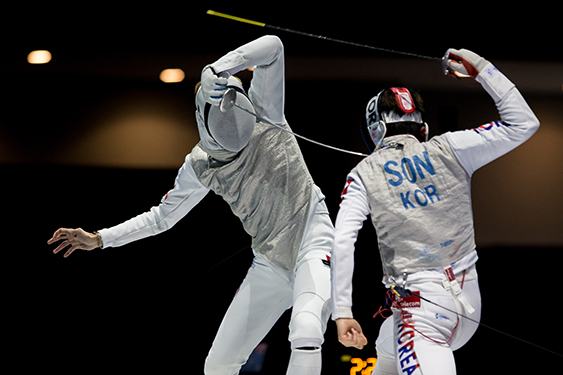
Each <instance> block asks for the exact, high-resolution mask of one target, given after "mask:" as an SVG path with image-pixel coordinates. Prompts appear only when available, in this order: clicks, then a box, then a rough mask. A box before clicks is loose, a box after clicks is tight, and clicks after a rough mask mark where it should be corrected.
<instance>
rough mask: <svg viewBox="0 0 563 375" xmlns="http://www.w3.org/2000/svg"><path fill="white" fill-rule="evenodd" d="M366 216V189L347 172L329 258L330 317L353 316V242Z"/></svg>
mask: <svg viewBox="0 0 563 375" xmlns="http://www.w3.org/2000/svg"><path fill="white" fill-rule="evenodd" d="M368 215H369V201H368V197H367V192H366V189H365V187H364V185H363V183H362V181H361V180H360V178H358V177H357V176H356V175H354V174H353V173H350V174H349V175H348V178H347V181H346V186H345V187H344V190H343V191H342V202H341V203H340V210H339V211H338V215H337V217H336V225H335V231H334V242H333V246H332V254H331V257H330V267H331V279H332V282H331V285H332V319H333V320H336V319H339V318H352V317H353V315H352V276H353V273H354V244H355V243H356V239H357V238H358V231H359V230H360V229H361V228H362V226H363V223H364V221H365V220H366V217H367V216H368Z"/></svg>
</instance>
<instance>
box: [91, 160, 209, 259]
mask: <svg viewBox="0 0 563 375" xmlns="http://www.w3.org/2000/svg"><path fill="white" fill-rule="evenodd" d="M189 158H190V155H188V156H186V160H185V162H184V165H182V167H181V168H180V170H179V171H178V175H177V176H176V181H175V184H174V188H172V190H170V191H169V192H168V193H167V194H166V195H165V196H164V197H163V198H162V201H161V203H160V204H159V205H158V206H155V207H153V208H151V209H150V211H148V212H145V213H143V214H141V215H139V216H136V217H134V218H132V219H130V220H127V221H125V222H124V223H122V224H119V225H116V226H114V227H111V228H109V229H102V230H100V231H99V233H100V236H102V242H103V244H104V249H105V248H106V247H110V246H113V247H117V246H123V245H125V244H128V243H130V242H133V241H136V240H140V239H142V238H145V237H149V236H154V235H156V234H159V233H161V232H164V231H165V230H168V229H170V228H171V227H172V226H174V224H176V223H177V222H178V221H179V220H180V219H181V218H183V217H184V216H185V215H186V214H187V213H188V212H189V211H190V210H191V209H192V208H193V207H195V206H196V205H197V204H198V203H199V202H200V201H201V200H202V199H203V197H205V195H206V194H207V193H208V192H209V190H208V189H207V188H205V187H204V186H203V185H202V184H201V183H200V182H199V180H198V179H197V177H196V175H195V172H194V170H193V168H192V165H191V163H190V160H189Z"/></svg>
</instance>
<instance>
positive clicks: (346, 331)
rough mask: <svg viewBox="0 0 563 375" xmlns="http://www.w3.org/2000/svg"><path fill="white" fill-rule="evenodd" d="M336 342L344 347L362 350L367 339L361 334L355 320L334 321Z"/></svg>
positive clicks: (360, 328) (358, 324) (360, 329)
mask: <svg viewBox="0 0 563 375" xmlns="http://www.w3.org/2000/svg"><path fill="white" fill-rule="evenodd" d="M336 327H337V330H338V341H340V343H341V344H342V345H344V346H346V347H352V348H356V349H363V348H364V346H365V345H366V344H367V343H368V339H367V338H366V337H365V336H364V334H363V332H362V327H361V326H360V323H358V322H357V321H356V320H355V319H336Z"/></svg>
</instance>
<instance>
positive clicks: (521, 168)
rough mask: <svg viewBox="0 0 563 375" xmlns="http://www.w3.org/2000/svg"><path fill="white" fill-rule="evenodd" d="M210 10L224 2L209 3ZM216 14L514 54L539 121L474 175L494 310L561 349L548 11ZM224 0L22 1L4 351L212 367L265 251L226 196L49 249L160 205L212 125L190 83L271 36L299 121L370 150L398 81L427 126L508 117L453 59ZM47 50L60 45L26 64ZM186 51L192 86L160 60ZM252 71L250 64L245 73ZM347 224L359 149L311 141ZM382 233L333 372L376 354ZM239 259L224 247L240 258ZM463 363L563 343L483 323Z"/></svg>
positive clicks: (364, 264)
mask: <svg viewBox="0 0 563 375" xmlns="http://www.w3.org/2000/svg"><path fill="white" fill-rule="evenodd" d="M209 8H211V9H214V6H209ZM261 8H265V7H264V6H255V7H253V8H251V7H240V6H239V7H222V8H221V9H219V8H217V9H214V10H217V11H222V12H225V13H230V14H234V15H237V16H241V17H246V18H250V19H254V20H257V21H262V22H266V23H269V24H273V25H278V26H283V27H287V28H293V29H297V30H300V31H305V32H312V33H317V34H321V35H326V36H330V37H333V38H338V39H344V40H350V41H354V42H359V43H365V44H370V45H373V46H378V47H383V48H390V49H395V50H401V51H407V52H413V53H419V54H423V55H427V56H432V57H441V56H442V55H443V54H444V52H445V51H446V50H447V48H449V47H455V48H468V49H471V50H473V51H475V52H477V53H478V54H480V55H482V56H484V57H485V58H487V59H488V60H490V61H492V62H494V63H495V65H496V66H497V67H498V68H499V69H500V70H501V71H503V72H504V73H505V74H506V75H507V76H508V77H509V78H510V79H511V80H512V81H513V82H515V84H516V85H517V86H518V88H519V89H520V90H521V92H522V93H523V95H524V96H525V98H526V99H527V101H528V102H529V104H530V106H531V107H532V109H533V110H534V112H535V113H536V115H537V116H538V118H539V119H540V121H541V128H540V130H539V131H538V132H537V134H536V135H534V137H533V138H532V139H531V140H530V141H529V142H527V143H526V144H524V145H523V146H521V147H519V148H518V149H517V150H515V151H513V152H512V153H510V154H508V155H506V156H504V157H502V158H500V159H499V160H498V161H495V162H494V163H492V164H490V165H488V166H486V167H484V168H483V169H482V170H479V171H478V172H476V173H475V175H474V178H473V200H474V217H475V228H476V236H477V238H476V239H477V245H478V250H479V256H480V261H479V262H478V270H479V278H480V285H481V291H482V299H483V312H482V313H483V317H482V322H483V323H485V324H487V325H489V326H492V327H494V328H496V329H499V330H502V331H505V332H507V333H510V334H511V335H514V336H517V337H519V338H522V339H524V340H529V341H531V342H534V343H536V344H538V345H540V346H544V347H546V348H549V349H551V350H554V351H556V352H559V353H561V351H562V350H561V345H560V343H559V340H558V338H559V336H560V335H561V333H562V330H561V328H560V326H559V325H558V324H557V323H556V322H557V319H558V314H557V307H556V303H557V302H556V301H557V300H558V299H559V293H558V292H557V289H556V285H557V284H556V281H557V279H558V278H557V276H558V273H559V268H560V264H561V261H562V260H563V256H562V253H561V250H562V248H563V235H562V229H563V225H562V224H563V221H562V219H561V215H560V212H561V209H563V203H562V202H563V199H562V198H561V193H560V192H561V189H562V188H563V169H562V168H561V166H560V161H561V159H562V156H563V154H562V153H561V150H560V145H561V144H562V142H563V124H562V122H561V117H562V115H563V110H562V104H563V103H562V98H563V93H562V89H563V86H562V85H563V59H562V58H561V56H560V54H558V53H557V52H556V51H555V50H556V48H554V46H555V45H557V43H558V35H559V34H560V31H557V29H556V28H555V23H554V22H551V20H550V18H549V11H548V10H541V11H537V12H536V11H535V10H533V9H530V8H529V7H527V8H526V9H522V10H520V9H514V10H512V11H511V12H509V13H506V14H505V12H504V10H495V8H494V7H493V6H491V5H489V6H483V8H482V9H452V8H449V7H448V6H446V4H438V5H435V6H434V5H431V6H430V5H426V4H425V5H424V6H420V7H416V6H415V7H413V6H403V5H402V4H401V5H374V6H371V7H361V8H358V7H351V6H350V7H346V6H342V5H339V6H337V7H334V6H331V7H319V6H314V7H310V8H307V7H304V6H302V5H301V6H300V7H298V8H293V7H289V6H283V7H280V6H278V5H269V6H268V10H267V11H266V10H265V9H261ZM207 9H208V7H206V6H191V5H186V4H177V5H176V4H171V3H166V4H164V3H148V4H147V5H138V6H136V7H134V8H124V7H123V6H118V5H113V6H111V7H103V6H101V5H96V6H94V5H92V6H72V7H69V6H60V7H57V6H56V5H53V4H50V5H49V6H48V7H44V8H41V9H37V8H32V7H8V8H7V9H6V12H5V14H4V16H5V17H6V18H7V19H9V20H10V22H7V23H4V25H3V26H2V30H1V31H2V33H3V35H4V43H3V46H2V51H1V58H2V59H1V61H0V73H1V74H2V78H3V79H2V89H3V96H2V100H1V101H0V103H1V107H0V171H1V172H2V176H3V183H2V193H3V194H2V196H3V197H4V205H3V207H4V211H3V212H4V214H5V222H6V223H7V225H6V224H5V225H4V230H3V231H2V232H3V239H4V241H3V243H4V251H5V254H7V257H6V258H5V260H4V262H3V266H4V272H3V275H4V277H3V280H4V288H3V291H4V298H3V304H2V306H3V308H4V311H5V313H4V314H3V316H4V325H3V328H4V329H3V331H4V333H5V334H4V335H3V337H4V340H5V342H6V343H7V346H8V347H9V351H8V352H7V355H6V358H7V361H5V363H6V368H7V366H8V365H9V366H10V368H14V367H13V365H14V364H15V365H16V366H17V368H18V369H21V370H19V371H18V372H31V370H33V371H37V370H57V371H59V372H61V373H84V372H91V371H92V370H96V371H103V372H110V371H112V372H114V371H115V372H117V371H121V372H126V373H132V372H136V371H141V370H144V371H152V372H154V373H167V372H172V371H174V372H178V371H198V372H201V371H202V368H203V362H204V359H205V355H206V353H207V351H208V349H209V347H210V345H211V342H212V340H213V338H214V335H215V332H216V330H217V328H218V326H219V324H220V322H221V318H222V316H223V313H224V312H225V310H226V308H227V306H228V304H229V303H230V300H231V298H232V297H233V295H234V293H235V292H236V290H237V288H238V286H239V284H240V282H241V281H242V279H243V278H244V275H245V274H246V271H247V269H248V267H249V265H250V263H251V261H252V256H251V252H250V250H245V251H242V252H240V253H237V251H239V250H240V249H243V248H244V247H245V246H247V245H249V243H250V239H249V238H248V236H247V235H246V234H245V233H244V230H243V228H242V226H241V225H240V223H239V222H238V219H236V218H235V217H234V216H233V215H232V214H231V212H230V209H229V207H228V206H227V205H226V204H225V203H224V202H223V201H222V199H221V198H220V197H218V196H215V195H214V194H212V193H211V194H209V195H208V196H207V197H206V198H205V199H204V200H203V201H202V202H201V203H200V204H199V205H198V206H197V207H196V208H194V210H193V211H192V212H191V213H190V214H189V215H188V216H187V217H186V218H184V219H183V220H182V221H181V222H180V223H178V224H177V225H176V226H175V227H174V228H173V229H171V230H169V231H168V232H166V233H164V234H161V235H159V236H158V237H153V238H148V239H145V240H143V241H140V242H136V243H132V244H129V245H127V246H125V247H122V248H115V249H106V250H97V251H93V252H78V253H75V254H74V255H73V256H72V257H71V258H69V259H63V258H62V255H61V254H59V255H53V254H52V252H51V250H52V249H53V247H49V246H47V244H46V241H47V240H48V239H49V238H50V237H51V235H52V234H53V232H54V231H55V230H56V229H57V228H59V227H61V226H63V227H82V228H84V229H86V230H89V231H93V230H97V229H101V228H104V227H109V226H112V225H115V224H119V223H121V222H122V221H124V220H126V219H129V218H131V217H133V216H135V215H137V214H139V213H142V212H144V211H146V210H148V209H149V208H150V207H151V206H153V205H156V204H158V203H159V202H160V199H161V197H162V196H163V195H164V194H165V193H166V192H167V191H168V190H169V189H170V188H171V187H172V185H173V181H174V178H175V176H176V172H177V169H178V168H179V167H180V166H181V165H182V163H183V159H184V157H185V155H186V154H187V153H188V152H189V151H190V150H191V148H192V147H193V145H195V143H196V142H197V130H196V125H195V121H194V118H193V112H194V110H195V108H194V105H193V86H194V84H195V83H196V82H197V81H198V80H199V73H200V71H201V68H202V67H203V66H204V65H205V64H207V63H210V62H213V61H214V60H216V59H217V58H219V57H220V56H221V55H223V54H224V53H226V52H228V51H230V50H232V49H234V48H236V47H237V46H239V45H241V44H244V43H246V42H248V41H251V40H253V39H255V38H257V37H259V36H261V35H264V34H266V33H274V34H276V35H278V36H280V38H281V39H282V41H283V42H284V45H285V54H286V77H287V84H286V117H287V119H288V121H289V123H290V125H291V126H292V128H293V129H294V130H295V131H296V132H298V133H300V134H302V135H304V136H307V137H310V138H313V139H315V140H318V141H322V142H326V143H329V144H331V145H334V146H338V147H344V148H348V149H352V150H355V151H362V152H365V150H366V148H365V145H364V143H363V140H362V137H361V135H360V128H361V126H362V117H363V112H364V107H365V104H366V103H367V101H368V100H369V98H371V97H372V96H374V95H375V94H377V92H379V91H380V90H381V89H382V88H385V87H387V86H389V85H408V86H409V87H411V88H414V89H418V90H419V91H420V92H421V94H422V95H423V97H424V99H425V102H426V109H427V111H426V112H427V113H426V120H427V122H428V123H429V125H430V129H431V135H436V134H441V133H443V132H446V131H452V130H457V129H466V128H472V127H476V126H479V125H481V124H483V123H487V122H490V121H493V120H497V119H498V114H497V113H496V111H495V107H494V103H493V102H492V100H491V99H490V98H489V97H488V95H487V94H486V93H485V92H484V91H483V90H482V89H481V88H480V87H478V86H477V87H468V86H471V85H472V84H473V83H472V82H462V81H458V80H455V79H453V78H450V77H444V76H443V75H442V74H441V72H440V66H439V64H438V63H436V62H432V61H427V60H424V59H417V58H408V57H406V58H403V57H400V56H397V55H394V54H389V53H384V52H377V51H372V50H367V49H360V48H357V47H350V46H343V45H339V44H336V43H333V42H329V41H325V40H316V39H313V38H307V37H303V36H297V35H293V34H288V33H284V32H274V31H272V30H266V29H263V28H259V27H256V26H251V25H246V24H241V23H237V22H233V21H229V20H224V19H220V18H217V17H211V16H207V15H206V14H205V11H206V10H207ZM34 49H48V50H50V51H51V52H52V54H53V60H52V61H51V62H50V63H49V64H46V65H30V64H28V63H27V62H26V56H27V54H28V53H29V52H31V51H32V50H34ZM170 67H177V68H182V69H183V70H184V71H185V73H186V79H185V80H184V81H183V82H182V83H178V84H164V83H162V82H160V81H159V79H158V74H159V73H160V71H161V70H162V69H165V68H170ZM241 78H242V79H243V81H244V82H245V83H248V82H249V80H250V79H251V73H249V72H243V73H242V74H241ZM299 142H300V145H301V146H302V151H303V154H304V156H305V160H306V161H307V164H308V167H309V169H310V171H311V174H312V175H313V178H314V180H315V182H316V183H317V185H319V186H320V187H321V189H322V190H323V192H324V194H325V195H326V196H327V204H328V207H329V210H330V211H331V216H332V218H333V219H334V218H335V216H336V213H337V210H338V204H339V200H340V197H339V196H340V192H341V190H342V187H343V183H344V181H345V177H346V174H347V173H348V171H349V170H350V169H351V168H353V167H354V166H355V165H356V164H357V163H358V162H359V160H360V158H359V157H355V156H349V155H345V154H340V153H337V152H334V151H331V150H327V149H323V148H320V147H318V146H316V145H311V144H308V143H305V142H302V141H299ZM376 243H377V242H376V237H375V233H374V230H373V227H372V226H371V224H369V223H366V225H365V227H364V228H363V229H362V231H361V233H360V237H359V240H358V243H357V247H356V254H357V263H356V264H357V265H356V270H355V275H354V313H355V316H356V318H357V319H358V320H359V321H360V322H361V323H362V325H363V327H364V330H365V331H366V335H367V336H368V339H369V340H370V343H369V345H368V346H367V347H366V348H365V349H364V350H363V351H361V352H360V351H357V350H353V349H345V348H344V347H342V346H341V345H340V344H338V342H337V341H336V334H335V327H334V324H333V323H332V322H329V328H328V330H327V333H326V342H325V345H324V346H323V353H324V356H323V366H324V370H323V373H327V374H348V373H349V369H350V367H351V364H350V363H346V362H345V363H343V362H341V361H340V357H341V356H342V355H343V354H350V355H352V356H357V357H361V358H363V359H366V358H368V357H372V356H374V355H375V350H374V345H373V344H374V341H375V338H376V337H377V331H378V327H379V325H380V324H381V322H382V320H381V318H376V319H372V315H373V314H374V313H375V312H376V311H377V310H378V309H379V307H380V306H381V305H382V304H383V303H384V297H385V290H384V288H383V286H382V284H381V283H380V280H381V277H382V275H381V270H380V262H379V259H378V255H377V250H376ZM235 253H236V255H234V256H233V257H232V258H229V259H227V258H228V257H229V256H231V255H232V254H235ZM288 319H289V317H288V316H287V314H286V315H285V316H284V317H283V318H282V320H281V321H280V322H279V323H278V324H277V325H276V326H275V327H274V329H273V330H272V331H271V333H270V334H269V335H268V336H267V337H266V339H265V342H267V343H268V345H269V347H268V351H267V353H266V360H265V363H264V369H263V373H268V374H284V373H285V369H286V364H287V360H288V358H289V342H288V341H287V334H288V330H287V324H288ZM455 355H456V360H457V366H458V373H459V374H473V373H475V372H477V371H486V372H487V373H489V372H491V373H492V372H500V371H503V372H514V373H524V372H525V371H524V370H523V369H524V368H525V367H526V366H534V367H535V372H537V373H542V372H549V371H553V368H556V365H557V363H558V357H557V356H555V355H553V354H550V353H547V352H545V351H543V350H541V349H538V348H536V347H533V346H530V345H527V344H524V343H522V342H520V341H518V340H515V339H513V338H510V337H506V336H504V335H502V334H499V333H497V332H493V331H491V330H488V329H487V328H484V327H481V328H480V329H479V330H478V331H477V333H476V335H475V336H474V338H473V339H472V340H471V341H470V342H469V343H468V344H467V345H466V346H465V347H463V348H462V349H460V350H459V351H457V352H456V354H455Z"/></svg>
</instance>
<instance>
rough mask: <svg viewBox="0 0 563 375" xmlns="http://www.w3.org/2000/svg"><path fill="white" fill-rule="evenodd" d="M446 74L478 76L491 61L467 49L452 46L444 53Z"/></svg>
mask: <svg viewBox="0 0 563 375" xmlns="http://www.w3.org/2000/svg"><path fill="white" fill-rule="evenodd" d="M443 61H444V64H443V67H444V74H446V75H457V76H469V77H473V78H477V76H478V75H479V73H480V72H481V71H482V70H483V69H484V68H485V66H486V65H487V64H488V63H489V62H488V61H487V60H485V59H484V58H482V57H481V56H479V55H477V54H476V53H474V52H471V51H469V50H467V49H460V50H457V49H453V48H450V49H449V50H447V51H446V54H445V55H444V60H443Z"/></svg>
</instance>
